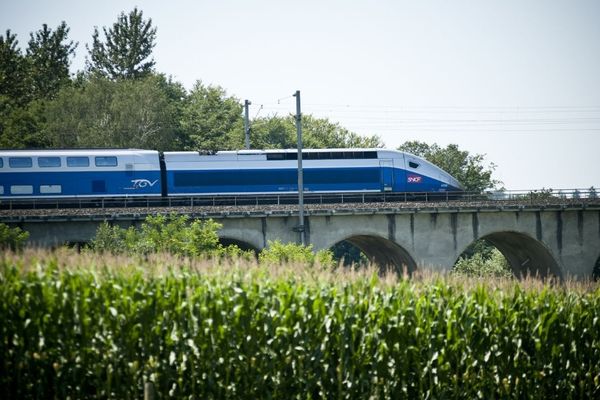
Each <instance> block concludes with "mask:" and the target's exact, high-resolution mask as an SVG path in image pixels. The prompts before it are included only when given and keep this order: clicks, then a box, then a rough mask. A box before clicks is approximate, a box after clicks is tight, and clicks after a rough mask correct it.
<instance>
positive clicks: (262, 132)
mask: <svg viewBox="0 0 600 400" xmlns="http://www.w3.org/2000/svg"><path fill="white" fill-rule="evenodd" d="M302 140H303V146H304V147H305V148H313V149H318V148H358V147H368V148H372V147H383V143H382V142H381V139H380V138H379V137H378V136H360V135H358V134H356V133H354V132H351V131H349V130H348V129H346V128H344V127H342V126H341V125H340V124H337V123H334V122H331V121H329V120H328V119H326V118H316V117H313V116H312V115H304V116H303V117H302ZM250 141H251V144H252V147H254V148H264V149H289V148H295V147H296V146H297V135H296V122H295V117H294V116H293V115H290V116H287V117H278V116H272V117H266V118H259V119H255V120H254V121H253V122H252V128H251V136H250Z"/></svg>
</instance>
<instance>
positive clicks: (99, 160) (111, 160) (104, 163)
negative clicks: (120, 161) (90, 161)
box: [95, 157, 117, 167]
mask: <svg viewBox="0 0 600 400" xmlns="http://www.w3.org/2000/svg"><path fill="white" fill-rule="evenodd" d="M95 161H96V167H116V166H117V157H96V160H95Z"/></svg>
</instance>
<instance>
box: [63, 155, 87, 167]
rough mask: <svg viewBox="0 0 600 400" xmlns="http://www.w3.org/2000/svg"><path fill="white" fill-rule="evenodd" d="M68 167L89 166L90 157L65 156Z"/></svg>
mask: <svg viewBox="0 0 600 400" xmlns="http://www.w3.org/2000/svg"><path fill="white" fill-rule="evenodd" d="M67 166H68V167H89V166H90V159H89V158H87V157H67Z"/></svg>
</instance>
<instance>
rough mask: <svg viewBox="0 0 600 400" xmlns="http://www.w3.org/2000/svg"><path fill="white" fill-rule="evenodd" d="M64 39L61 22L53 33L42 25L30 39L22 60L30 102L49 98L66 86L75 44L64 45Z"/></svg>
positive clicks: (68, 42)
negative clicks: (25, 59)
mask: <svg viewBox="0 0 600 400" xmlns="http://www.w3.org/2000/svg"><path fill="white" fill-rule="evenodd" d="M68 35H69V28H68V27H67V24H66V23H65V22H64V21H63V22H61V24H60V25H59V26H58V27H57V28H56V29H55V30H54V31H52V29H49V28H48V25H46V24H44V25H43V26H42V29H40V30H39V31H37V32H36V33H35V34H33V33H32V34H31V35H30V36H31V38H30V39H29V47H28V48H27V53H26V58H27V61H28V63H29V76H30V80H31V94H32V95H33V96H34V98H37V99H40V98H48V97H53V96H54V95H56V93H58V91H59V89H60V88H61V87H63V86H65V85H68V84H70V82H71V80H70V75H69V66H70V63H71V62H70V57H72V56H73V55H74V54H75V49H76V48H77V43H74V42H73V41H68Z"/></svg>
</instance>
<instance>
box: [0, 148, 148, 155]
mask: <svg viewBox="0 0 600 400" xmlns="http://www.w3.org/2000/svg"><path fill="white" fill-rule="evenodd" d="M134 154H135V155H149V154H152V155H155V154H158V151H156V150H143V149H49V150H38V149H35V150H30V149H17V150H8V149H0V157H9V156H30V157H45V156H55V157H56V156H95V155H100V156H104V155H111V156H130V155H134Z"/></svg>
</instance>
